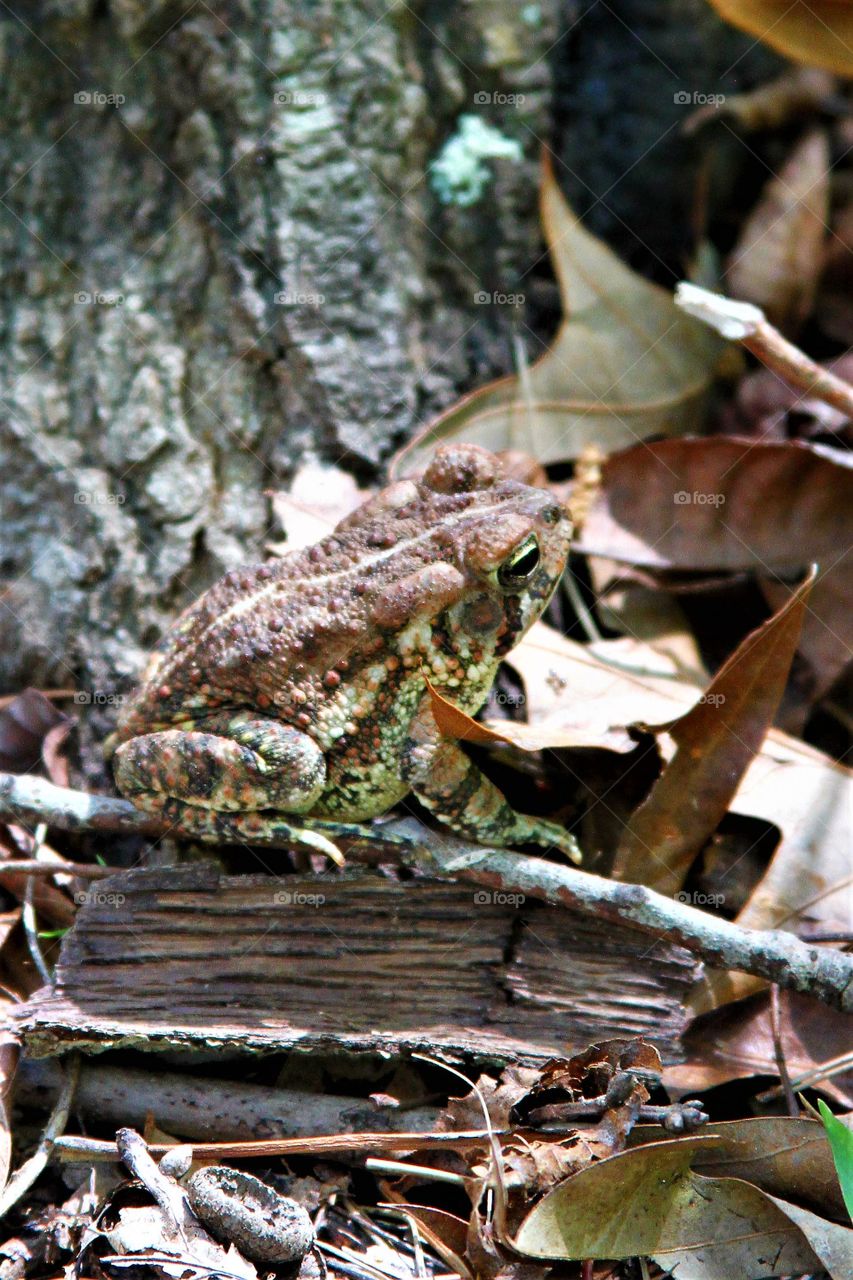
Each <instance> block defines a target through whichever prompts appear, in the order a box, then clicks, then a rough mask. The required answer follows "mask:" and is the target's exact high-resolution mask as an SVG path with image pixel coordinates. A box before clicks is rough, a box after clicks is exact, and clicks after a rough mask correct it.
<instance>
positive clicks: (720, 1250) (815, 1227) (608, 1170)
mask: <svg viewBox="0 0 853 1280" xmlns="http://www.w3.org/2000/svg"><path fill="white" fill-rule="evenodd" d="M714 1141H715V1139H714V1138H713V1137H707V1138H706V1137H702V1138H679V1139H677V1140H676V1141H669V1142H658V1143H653V1144H650V1145H648V1146H645V1147H635V1148H633V1149H632V1150H629V1151H625V1152H622V1153H621V1154H620V1155H616V1156H612V1157H611V1158H610V1159H608V1160H602V1161H599V1162H598V1163H597V1164H594V1165H592V1166H591V1167H590V1168H588V1169H585V1170H583V1171H582V1172H581V1173H579V1174H577V1175H576V1176H575V1177H573V1178H569V1179H567V1180H566V1181H565V1182H563V1183H561V1184H560V1186H558V1187H555V1188H554V1190H553V1191H551V1192H549V1194H548V1195H546V1196H545V1197H544V1199H543V1200H541V1201H540V1202H539V1204H537V1205H536V1206H535V1207H534V1208H533V1210H532V1211H531V1212H530V1213H529V1214H528V1216H527V1218H526V1219H525V1221H524V1222H523V1224H522V1226H521V1228H520V1230H519V1232H518V1235H517V1237H516V1239H515V1241H514V1245H515V1247H516V1248H517V1249H518V1250H519V1252H521V1253H523V1254H526V1255H527V1256H530V1257H537V1258H566V1259H580V1258H629V1257H635V1256H637V1255H646V1256H651V1257H653V1258H654V1260H655V1261H656V1262H657V1263H658V1265H659V1266H661V1267H663V1268H668V1269H671V1270H675V1273H676V1274H677V1275H678V1276H681V1277H684V1280H731V1277H733V1276H782V1275H790V1274H797V1275H798V1274H801V1273H803V1272H808V1271H813V1270H820V1269H821V1267H823V1268H825V1269H826V1270H828V1271H829V1273H830V1275H831V1276H832V1277H833V1280H846V1277H847V1276H848V1275H849V1272H848V1271H847V1270H846V1269H845V1264H844V1259H845V1258H846V1259H847V1261H848V1262H849V1259H850V1256H851V1253H850V1250H851V1248H853V1231H850V1229H849V1228H846V1227H840V1226H837V1225H836V1224H834V1223H830V1222H826V1221H825V1220H823V1219H821V1218H818V1217H817V1216H816V1215H814V1214H811V1213H809V1212H808V1211H807V1210H802V1209H800V1208H798V1207H797V1206H794V1205H790V1204H788V1203H787V1202H786V1201H783V1200H780V1199H777V1198H776V1197H773V1196H769V1195H767V1194H766V1193H765V1192H763V1191H761V1190H759V1189H758V1188H757V1187H754V1186H752V1185H751V1184H750V1183H748V1182H744V1181H741V1180H740V1179H737V1178H708V1177H703V1176H701V1175H700V1174H697V1173H695V1172H694V1171H693V1170H692V1169H691V1167H690V1166H691V1162H692V1160H693V1159H694V1157H695V1156H696V1154H697V1153H698V1152H700V1151H702V1150H703V1149H704V1150H705V1151H708V1150H710V1149H711V1148H712V1146H713V1144H714Z"/></svg>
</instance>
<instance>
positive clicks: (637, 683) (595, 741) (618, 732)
mask: <svg viewBox="0 0 853 1280" xmlns="http://www.w3.org/2000/svg"><path fill="white" fill-rule="evenodd" d="M507 662H508V663H509V665H510V666H511V667H513V669H514V670H515V671H517V672H518V674H519V675H520V676H521V678H522V680H523V681H524V698H525V701H524V706H525V710H526V712H527V719H528V725H517V724H513V725H504V724H501V725H500V726H498V725H497V724H495V728H499V729H500V731H501V732H503V733H504V735H505V736H506V737H507V738H509V739H511V741H512V742H513V743H514V744H515V745H517V746H520V747H527V746H529V744H530V743H531V742H532V743H538V744H539V747H538V748H531V749H540V748H543V747H545V746H548V747H606V748H609V749H610V750H611V751H620V752H628V751H632V750H633V749H634V747H635V746H636V740H635V738H633V737H632V736H631V735H630V734H629V733H628V730H627V727H626V726H627V725H631V724H637V723H640V722H643V723H648V722H651V723H655V722H657V721H661V720H671V719H674V718H676V717H677V716H679V715H681V714H682V713H683V712H684V711H686V710H687V709H688V707H690V706H692V704H693V703H694V702H695V701H696V699H697V698H698V697H700V695H701V693H702V688H703V686H702V685H701V684H700V683H698V682H697V683H695V684H694V683H692V682H691V681H690V680H689V679H688V678H687V677H686V676H685V673H684V671H683V669H682V667H681V664H680V663H679V661H678V660H677V659H673V658H672V657H670V656H668V655H667V654H665V653H663V652H660V651H658V650H657V649H655V648H653V647H652V646H651V645H647V644H643V643H641V642H640V641H636V640H633V639H627V638H624V639H620V640H601V641H596V642H594V643H593V644H589V645H582V644H578V643H577V642H576V641H574V640H570V639H568V637H567V636H563V635H561V634H560V633H559V632H558V631H555V630H554V629H553V628H552V627H549V626H547V625H546V624H545V623H544V622H537V623H536V624H535V625H534V626H533V627H531V629H530V631H529V632H528V633H527V635H526V636H525V637H524V639H523V640H522V642H521V644H519V645H518V646H517V647H516V648H515V649H513V651H512V653H510V654H508V656H507Z"/></svg>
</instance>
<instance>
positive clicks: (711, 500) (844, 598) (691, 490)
mask: <svg viewBox="0 0 853 1280" xmlns="http://www.w3.org/2000/svg"><path fill="white" fill-rule="evenodd" d="M851 512H853V468H851V466H850V465H849V455H844V454H841V453H839V452H836V451H829V450H826V449H824V448H822V447H820V446H817V445H809V444H806V443H804V442H802V441H788V442H786V443H784V444H780V443H775V442H769V443H765V442H756V441H755V440H746V439H739V438H737V437H730V436H712V437H710V438H708V439H687V440H658V441H654V442H652V443H650V444H643V445H637V446H634V447H633V448H630V449H625V450H623V451H621V452H620V453H617V454H613V455H612V456H611V457H609V458H608V459H607V462H606V463H605V465H604V472H603V486H602V490H601V494H600V497H599V499H598V500H597V502H595V503H594V504H593V507H592V508H591V510H590V512H589V515H588V517H587V520H586V522H585V524H584V527H583V529H582V530H581V532H580V534H579V535H578V538H577V540H576V547H577V549H579V550H582V551H585V552H587V553H588V554H591V555H599V556H607V557H609V558H612V559H614V560H619V561H624V562H625V563H628V564H633V565H639V566H643V567H646V568H650V569H665V570H669V569H679V570H684V569H688V570H693V571H695V570H705V571H710V572H719V571H721V570H725V571H728V572H731V571H737V570H744V569H748V570H752V571H754V572H756V573H758V574H761V575H767V576H769V577H771V578H775V579H777V580H778V579H779V578H780V577H781V578H783V579H789V578H790V576H791V575H792V574H795V573H802V572H803V571H804V570H805V569H807V568H808V566H809V565H810V564H811V563H817V564H818V565H819V567H820V576H819V578H818V581H817V583H816V584H815V587H814V589H813V591H812V595H811V599H810V601H809V607H808V611H807V613H806V617H805V620H804V626H803V635H802V639H801V643H800V652H801V653H803V654H804V656H805V657H806V658H807V659H808V660H809V664H810V667H811V670H812V680H813V688H812V696H813V697H817V696H818V695H820V694H821V693H823V692H825V691H826V690H827V689H828V688H829V687H830V686H831V685H832V684H833V683H834V682H835V680H837V679H838V677H839V675H840V674H841V673H842V671H843V670H844V668H845V667H846V666H847V664H848V663H849V661H850V657H851V653H853V614H851V611H850V608H849V604H850V601H851V600H853V557H851V556H849V555H846V554H845V553H846V551H847V548H848V547H849V546H850V544H851V540H853V528H851Z"/></svg>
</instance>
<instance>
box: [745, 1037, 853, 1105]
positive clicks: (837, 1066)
mask: <svg viewBox="0 0 853 1280" xmlns="http://www.w3.org/2000/svg"><path fill="white" fill-rule="evenodd" d="M851 1068H853V1050H851V1051H850V1052H848V1053H841V1054H839V1055H838V1057H837V1058H828V1059H827V1061H826V1062H821V1063H818V1065H817V1066H816V1067H810V1068H809V1070H808V1071H804V1072H803V1074H802V1075H800V1076H797V1077H796V1079H794V1080H792V1081H791V1087H792V1088H793V1089H794V1090H796V1091H799V1090H800V1089H808V1088H811V1087H812V1086H814V1085H816V1084H820V1082H821V1080H829V1079H831V1078H832V1076H840V1075H841V1074H842V1073H843V1072H845V1071H849V1070H850V1069H851ZM781 1092H782V1086H781V1085H780V1084H774V1085H773V1087H772V1089H765V1090H764V1092H763V1093H758V1094H756V1095H755V1097H756V1101H757V1102H761V1103H764V1102H769V1101H771V1100H772V1099H773V1098H778V1096H779V1094H780V1093H781Z"/></svg>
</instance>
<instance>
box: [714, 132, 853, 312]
mask: <svg viewBox="0 0 853 1280" xmlns="http://www.w3.org/2000/svg"><path fill="white" fill-rule="evenodd" d="M828 223H829V141H828V139H827V135H826V132H825V131H824V130H822V129H815V130H813V131H812V132H811V133H808V134H806V136H805V138H803V139H802V140H801V141H800V142H799V143H798V144H797V145H796V147H795V148H794V150H793V151H792V153H791V155H790V156H789V157H788V159H787V161H786V162H785V164H784V165H783V167H782V169H781V171H780V172H779V173H778V174H777V175H775V176H774V177H772V178H771V179H770V181H769V182H768V183H767V186H766V187H765V188H764V191H763V192H762V194H761V198H760V200H759V202H758V204H757V205H756V207H755V209H754V210H753V211H752V213H751V214H750V216H749V217H748V218H747V220H746V223H745V224H744V227H743V229H742V231H741V233H740V236H739V238H738V242H737V245H736V246H735V248H734V250H733V252H732V254H731V255H730V257H729V260H728V263H727V264H726V270H725V276H724V283H725V291H726V293H728V294H730V295H731V296H732V297H734V298H742V299H743V300H744V301H746V302H753V303H755V305H756V306H759V307H761V308H762V310H763V311H764V313H765V315H766V316H767V319H768V320H769V321H770V322H771V324H775V325H777V326H778V327H779V328H780V329H784V330H785V331H786V332H788V333H790V332H796V331H797V330H798V329H799V328H800V326H801V325H802V323H803V321H804V320H805V319H806V317H807V316H808V315H809V313H810V311H811V309H812V303H813V302H814V296H815V291H816V289H817V282H818V277H819V275H820V272H821V269H822V267H823V244H824V241H825V239H826V235H827V227H828Z"/></svg>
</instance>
